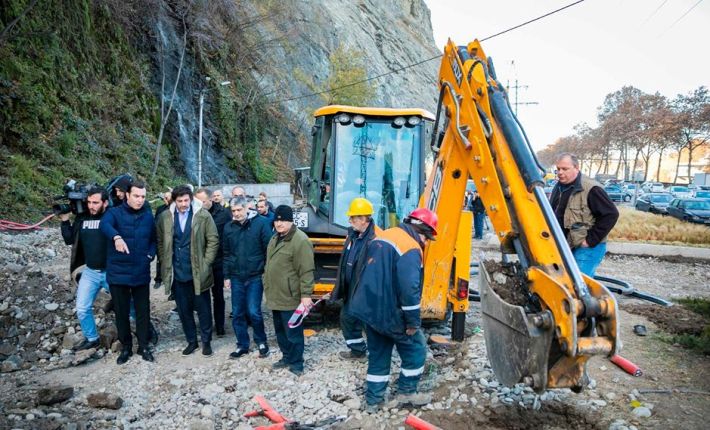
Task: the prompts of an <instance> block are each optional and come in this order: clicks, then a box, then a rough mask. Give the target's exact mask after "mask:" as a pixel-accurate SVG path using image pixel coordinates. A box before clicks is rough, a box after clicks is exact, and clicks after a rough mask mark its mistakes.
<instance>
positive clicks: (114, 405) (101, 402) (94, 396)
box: [86, 393, 123, 409]
mask: <svg viewBox="0 0 710 430" xmlns="http://www.w3.org/2000/svg"><path fill="white" fill-rule="evenodd" d="M86 402H87V403H88V404H89V406H91V407H92V408H106V409H121V406H123V399H122V398H120V397H118V396H117V395H115V394H111V393H91V394H89V395H88V396H86Z"/></svg>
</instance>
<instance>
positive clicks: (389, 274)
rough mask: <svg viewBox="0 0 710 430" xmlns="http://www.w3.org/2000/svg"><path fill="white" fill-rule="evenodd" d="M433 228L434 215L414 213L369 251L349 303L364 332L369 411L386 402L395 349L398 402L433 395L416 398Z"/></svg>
mask: <svg viewBox="0 0 710 430" xmlns="http://www.w3.org/2000/svg"><path fill="white" fill-rule="evenodd" d="M436 225H437V217H436V214H434V213H433V212H431V211H430V210H429V209H425V208H418V209H415V210H414V211H412V213H411V214H409V216H407V217H406V218H405V219H404V222H403V223H402V224H400V225H399V226H398V227H394V228H390V229H387V230H385V231H384V232H382V233H380V234H378V235H377V237H376V238H375V239H374V240H373V241H372V242H371V243H370V245H369V246H368V247H367V250H366V251H367V258H366V263H365V264H366V265H365V268H364V269H363V272H362V275H361V276H360V279H359V281H358V283H357V284H356V285H355V287H354V291H353V293H352V299H351V303H350V313H351V314H352V315H353V316H354V317H355V318H357V319H359V320H360V321H362V322H363V323H365V327H366V330H367V349H368V351H369V356H368V363H367V377H366V382H367V390H366V392H365V400H366V401H367V407H366V411H367V412H371V413H372V412H376V411H377V410H379V409H380V408H381V406H382V404H383V403H384V397H385V391H386V389H387V384H388V382H389V379H390V367H391V364H392V348H393V347H394V346H396V347H397V352H398V353H399V356H400V357H401V358H402V365H401V368H400V375H399V380H398V393H397V398H396V400H397V402H398V403H399V404H400V405H413V406H422V405H425V404H427V403H429V402H430V401H431V396H429V395H426V394H421V393H417V385H418V383H419V379H420V378H421V376H422V374H423V373H424V361H425V359H426V340H425V338H424V334H423V333H422V331H421V329H420V327H421V316H420V312H419V311H420V306H421V299H422V250H423V248H424V245H425V244H426V241H427V240H433V239H434V236H435V235H436Z"/></svg>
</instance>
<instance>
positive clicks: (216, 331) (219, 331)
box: [215, 329, 225, 337]
mask: <svg viewBox="0 0 710 430" xmlns="http://www.w3.org/2000/svg"><path fill="white" fill-rule="evenodd" d="M215 334H217V337H222V336H224V334H225V333H224V329H217V330H215Z"/></svg>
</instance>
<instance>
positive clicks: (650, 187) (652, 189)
mask: <svg viewBox="0 0 710 430" xmlns="http://www.w3.org/2000/svg"><path fill="white" fill-rule="evenodd" d="M641 189H642V190H644V191H645V192H647V193H662V192H663V191H665V189H664V188H663V184H662V183H660V182H645V183H644V184H643V185H641Z"/></svg>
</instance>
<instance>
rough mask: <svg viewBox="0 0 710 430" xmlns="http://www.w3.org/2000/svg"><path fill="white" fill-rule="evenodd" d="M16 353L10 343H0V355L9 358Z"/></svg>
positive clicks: (15, 349)
mask: <svg viewBox="0 0 710 430" xmlns="http://www.w3.org/2000/svg"><path fill="white" fill-rule="evenodd" d="M15 351H17V347H16V346H15V345H13V344H11V343H8V342H3V343H0V355H4V356H6V357H7V356H10V355H12V354H14V353H15Z"/></svg>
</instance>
